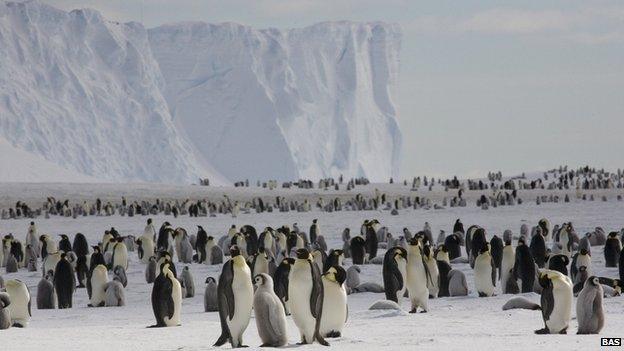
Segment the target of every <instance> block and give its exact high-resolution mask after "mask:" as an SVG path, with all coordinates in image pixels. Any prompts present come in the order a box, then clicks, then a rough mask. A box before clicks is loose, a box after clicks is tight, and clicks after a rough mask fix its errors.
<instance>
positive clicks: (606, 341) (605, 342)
mask: <svg viewBox="0 0 624 351" xmlns="http://www.w3.org/2000/svg"><path fill="white" fill-rule="evenodd" d="M600 346H622V338H600Z"/></svg>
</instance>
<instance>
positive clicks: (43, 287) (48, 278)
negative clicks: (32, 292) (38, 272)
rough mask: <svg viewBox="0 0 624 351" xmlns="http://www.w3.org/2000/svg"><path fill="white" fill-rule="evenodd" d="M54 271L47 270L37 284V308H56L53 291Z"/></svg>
mask: <svg viewBox="0 0 624 351" xmlns="http://www.w3.org/2000/svg"><path fill="white" fill-rule="evenodd" d="M53 281H54V272H52V271H50V272H48V273H47V274H46V275H45V277H43V278H41V280H40V281H39V284H37V309H38V310H53V309H54V308H56V307H55V306H56V293H55V292H54V285H53V284H52V282H53Z"/></svg>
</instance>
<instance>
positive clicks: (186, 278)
mask: <svg viewBox="0 0 624 351" xmlns="http://www.w3.org/2000/svg"><path fill="white" fill-rule="evenodd" d="M180 279H181V280H182V281H183V282H184V284H183V285H184V287H185V288H186V294H185V295H184V297H194V296H195V281H194V280H193V275H192V274H191V271H190V270H189V267H188V266H186V267H184V269H183V270H182V276H181V277H180Z"/></svg>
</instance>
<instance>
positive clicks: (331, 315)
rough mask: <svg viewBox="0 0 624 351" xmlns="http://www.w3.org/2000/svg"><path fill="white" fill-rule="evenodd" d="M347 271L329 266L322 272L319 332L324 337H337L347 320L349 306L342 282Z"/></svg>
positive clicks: (339, 267) (340, 334) (339, 335)
mask: <svg viewBox="0 0 624 351" xmlns="http://www.w3.org/2000/svg"><path fill="white" fill-rule="evenodd" d="M346 278H347V273H346V271H345V270H344V268H342V267H341V266H333V267H330V268H329V269H328V270H327V271H326V272H325V273H323V275H322V277H321V279H322V281H323V311H322V314H321V325H320V327H319V334H321V336H323V337H326V338H339V337H341V336H342V329H343V328H344V325H345V323H346V322H347V318H348V314H349V308H348V306H347V291H346V290H345V287H344V282H345V280H346Z"/></svg>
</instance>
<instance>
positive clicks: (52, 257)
mask: <svg viewBox="0 0 624 351" xmlns="http://www.w3.org/2000/svg"><path fill="white" fill-rule="evenodd" d="M62 254H63V253H62V252H60V251H56V252H53V253H48V254H47V255H46V257H45V258H44V259H43V270H42V272H41V276H44V275H45V273H46V272H48V271H54V270H55V269H56V264H57V263H59V261H60V260H61V255H62Z"/></svg>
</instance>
